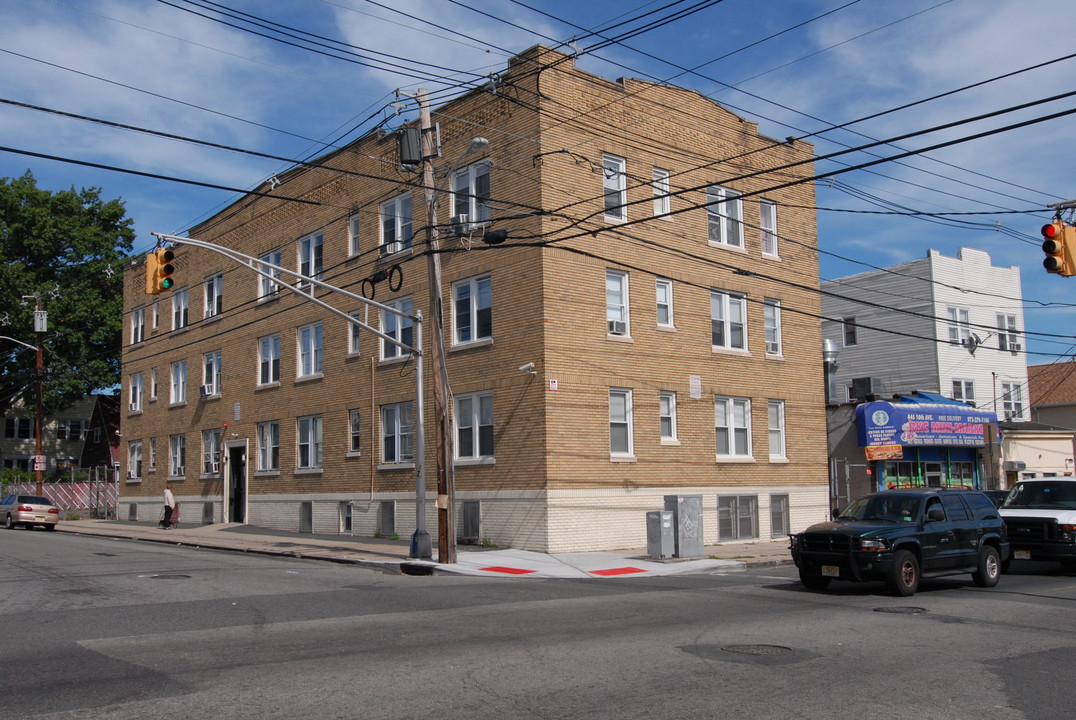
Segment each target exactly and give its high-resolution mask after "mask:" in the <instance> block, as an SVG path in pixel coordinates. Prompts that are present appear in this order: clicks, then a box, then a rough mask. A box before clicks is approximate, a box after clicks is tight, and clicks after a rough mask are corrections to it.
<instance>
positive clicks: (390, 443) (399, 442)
mask: <svg viewBox="0 0 1076 720" xmlns="http://www.w3.org/2000/svg"><path fill="white" fill-rule="evenodd" d="M414 461H415V405H414V403H413V402H405V403H396V404H394V405H382V406H381V462H382V463H385V464H393V463H411V462H414Z"/></svg>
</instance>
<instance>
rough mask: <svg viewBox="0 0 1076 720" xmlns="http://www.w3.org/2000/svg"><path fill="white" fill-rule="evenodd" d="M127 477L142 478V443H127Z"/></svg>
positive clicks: (137, 441) (133, 441)
mask: <svg viewBox="0 0 1076 720" xmlns="http://www.w3.org/2000/svg"><path fill="white" fill-rule="evenodd" d="M127 477H128V478H129V479H132V480H133V479H134V478H140V477H142V441H141V440H132V441H131V442H129V443H127Z"/></svg>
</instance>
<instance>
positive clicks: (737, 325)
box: [710, 290, 747, 350]
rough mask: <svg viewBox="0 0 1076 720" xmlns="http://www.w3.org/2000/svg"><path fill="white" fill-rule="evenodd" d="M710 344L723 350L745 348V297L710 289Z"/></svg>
mask: <svg viewBox="0 0 1076 720" xmlns="http://www.w3.org/2000/svg"><path fill="white" fill-rule="evenodd" d="M710 344H711V345H712V346H713V347H715V348H722V349H725V350H746V349H747V298H746V297H744V296H743V295H740V294H738V293H730V292H725V291H723V290H712V291H710Z"/></svg>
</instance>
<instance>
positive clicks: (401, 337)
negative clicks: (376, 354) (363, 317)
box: [381, 297, 415, 360]
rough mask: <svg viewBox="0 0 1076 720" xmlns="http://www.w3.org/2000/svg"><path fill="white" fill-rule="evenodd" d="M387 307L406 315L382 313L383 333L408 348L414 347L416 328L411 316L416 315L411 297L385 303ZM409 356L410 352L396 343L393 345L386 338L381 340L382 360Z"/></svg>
mask: <svg viewBox="0 0 1076 720" xmlns="http://www.w3.org/2000/svg"><path fill="white" fill-rule="evenodd" d="M385 305H386V306H388V307H390V308H393V309H394V310H396V311H397V312H401V313H404V315H397V314H396V313H393V312H389V311H387V310H382V311H381V332H383V333H385V334H386V335H388V336H389V337H391V338H394V339H396V340H397V341H399V342H401V343H403V344H404V345H407V346H408V347H414V345H415V340H414V327H413V322H412V320H411V317H410V316H411V315H412V314H413V313H414V307H413V305H412V301H411V298H410V297H405V298H398V299H396V300H389V301H387V302H385ZM407 354H408V351H406V350H404V349H403V348H401V347H400V346H399V345H397V344H395V343H391V342H389V341H388V340H385V339H384V338H382V339H381V359H382V360H388V359H390V358H398V357H404V356H406V355H407Z"/></svg>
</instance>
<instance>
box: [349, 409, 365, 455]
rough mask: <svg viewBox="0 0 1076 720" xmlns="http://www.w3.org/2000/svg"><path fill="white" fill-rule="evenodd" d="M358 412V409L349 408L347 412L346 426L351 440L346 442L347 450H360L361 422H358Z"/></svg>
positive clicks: (352, 451) (354, 451)
mask: <svg viewBox="0 0 1076 720" xmlns="http://www.w3.org/2000/svg"><path fill="white" fill-rule="evenodd" d="M360 419H361V417H360V413H359V411H358V410H351V411H350V412H349V413H348V427H349V428H350V429H351V435H350V437H351V441H350V442H349V444H348V448H347V449H348V452H350V453H356V454H357V453H359V452H361V451H362V423H361V422H360Z"/></svg>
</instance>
